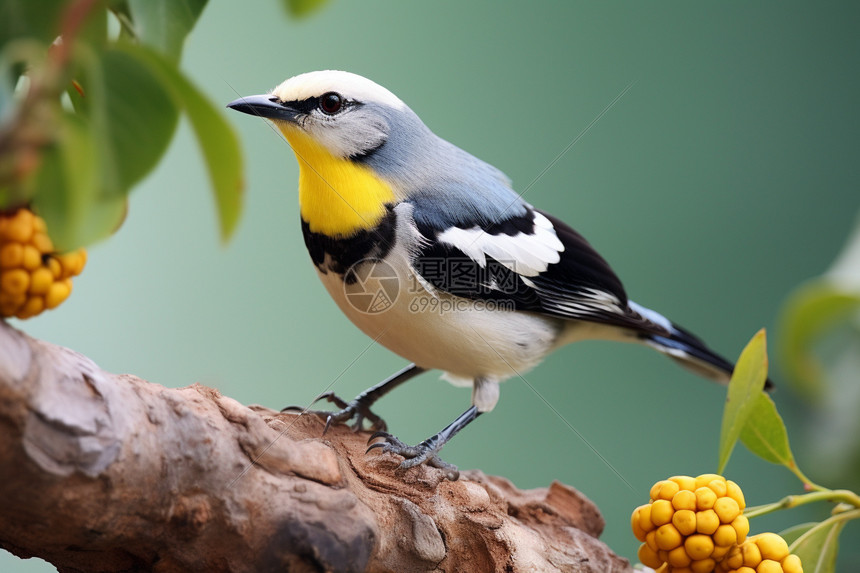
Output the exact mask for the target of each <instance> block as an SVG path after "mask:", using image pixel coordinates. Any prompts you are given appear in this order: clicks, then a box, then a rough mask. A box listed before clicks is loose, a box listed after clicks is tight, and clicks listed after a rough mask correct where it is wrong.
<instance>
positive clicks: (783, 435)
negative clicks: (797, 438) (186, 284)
mask: <svg viewBox="0 0 860 573" xmlns="http://www.w3.org/2000/svg"><path fill="white" fill-rule="evenodd" d="M740 438H741V441H742V442H743V443H744V445H745V446H746V447H747V448H749V450H750V451H751V452H752V453H754V454H756V455H757V456H759V457H760V458H762V459H764V460H766V461H769V462H771V463H773V464H781V465H784V466H787V467H792V466H793V465H794V456H793V455H792V453H791V448H790V447H789V445H788V433H787V432H786V430H785V424H784V423H783V421H782V418H781V417H780V415H779V412H777V411H776V404H774V403H773V400H771V399H770V396H768V395H767V394H765V393H761V394H759V395H758V396H757V397H756V399H755V401H754V404H753V408H752V411H751V412H750V414H749V418H747V422H746V424H744V427H743V429H742V430H741V436H740Z"/></svg>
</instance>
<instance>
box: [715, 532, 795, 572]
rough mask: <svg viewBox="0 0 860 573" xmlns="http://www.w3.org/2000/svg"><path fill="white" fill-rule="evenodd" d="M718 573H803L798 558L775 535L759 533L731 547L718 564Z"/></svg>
mask: <svg viewBox="0 0 860 573" xmlns="http://www.w3.org/2000/svg"><path fill="white" fill-rule="evenodd" d="M717 572H718V573H803V567H802V566H801V564H800V558H799V557H798V556H797V555H793V554H791V553H789V551H788V544H787V543H786V542H785V539H783V538H782V537H780V536H779V535H777V534H776V533H760V534H758V535H752V536H750V537H748V538H747V540H746V541H744V542H743V543H742V544H740V545H738V546H735V547H732V548H731V550H730V551H729V553H728V555H726V558H725V559H723V561H722V562H721V563H720V564H719V566H718V568H717Z"/></svg>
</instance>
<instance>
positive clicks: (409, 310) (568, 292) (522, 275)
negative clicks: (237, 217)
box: [227, 70, 770, 480]
mask: <svg viewBox="0 0 860 573" xmlns="http://www.w3.org/2000/svg"><path fill="white" fill-rule="evenodd" d="M227 107H229V108H231V109H233V110H235V111H239V112H242V113H246V114H250V115H254V116H257V117H260V118H264V119H266V120H268V121H269V122H271V123H272V124H273V125H274V126H275V127H276V128H277V129H278V130H279V132H280V133H281V134H282V135H283V137H284V138H285V139H286V141H287V142H288V143H289V145H290V147H291V148H292V150H293V152H294V154H295V156H296V159H297V161H298V164H299V182H298V195H299V211H300V215H301V228H302V233H303V236H304V241H305V245H306V247H307V249H308V252H309V254H310V257H311V261H312V263H313V265H314V267H315V268H316V271H317V274H318V275H319V278H320V279H321V280H322V283H323V285H324V286H325V288H326V290H327V291H328V292H329V294H330V295H331V297H332V298H333V299H334V301H335V303H336V304H337V306H338V307H339V308H340V310H341V311H342V312H343V313H344V314H345V315H346V316H347V317H348V318H349V319H350V320H351V321H352V322H353V323H354V324H355V325H356V326H357V327H358V328H359V329H361V330H362V331H363V332H364V333H365V334H367V335H368V336H369V337H371V338H372V339H373V340H374V341H376V342H378V343H379V344H381V345H383V346H385V347H386V348H388V349H389V350H391V351H393V352H394V353H396V354H398V355H400V356H401V357H403V358H405V359H406V360H408V361H409V362H410V363H411V364H409V366H407V367H405V368H403V369H402V370H401V371H399V372H397V373H395V374H394V375H392V376H391V377H389V378H388V379H386V380H384V381H382V382H380V383H379V384H377V385H375V386H373V387H371V388H369V389H368V390H366V391H364V392H362V393H361V394H359V395H358V396H357V397H356V398H355V399H354V400H352V401H346V400H343V399H341V398H339V397H337V396H336V395H334V394H333V393H326V394H323V395H322V396H321V398H326V399H328V400H329V401H331V402H333V403H334V404H336V406H337V407H338V408H340V409H339V410H337V411H335V412H325V411H313V412H314V413H316V414H318V415H320V416H322V417H324V419H325V420H326V430H327V429H328V428H329V426H330V424H332V423H345V422H349V421H353V422H354V426H353V427H354V428H356V429H360V428H361V427H362V425H363V423H364V421H368V422H370V423H371V428H370V429H371V430H376V431H375V432H373V433H372V434H371V436H370V439H369V441H368V444H370V445H369V447H368V449H367V451H368V452H370V451H371V450H373V449H381V450H382V451H383V452H389V453H392V454H396V455H398V456H400V457H402V458H403V461H402V462H401V463H400V464H399V466H400V467H401V468H410V467H415V466H418V465H420V464H427V465H429V466H431V467H436V468H440V469H441V470H443V473H444V475H445V477H447V478H448V479H451V480H456V479H457V478H458V476H459V470H458V469H457V467H456V466H454V465H453V464H450V463H448V462H445V461H443V460H442V459H441V458H440V457H439V451H440V450H441V448H442V447H443V446H444V445H445V444H446V443H447V442H448V441H449V440H451V438H453V437H454V435H455V434H457V433H458V432H459V431H460V430H462V429H463V428H464V427H466V426H467V425H468V424H470V423H471V422H473V421H474V420H475V419H476V418H478V417H479V416H480V415H482V414H484V413H486V412H490V411H491V410H493V408H494V407H495V406H496V403H497V402H498V400H499V394H500V389H499V384H500V383H501V382H503V381H504V380H506V379H510V378H513V377H517V376H522V375H523V374H524V373H526V372H528V371H529V370H531V369H532V368H534V367H535V366H537V365H538V363H540V362H541V360H542V359H543V358H544V357H546V356H547V355H548V354H550V353H551V352H553V351H555V350H557V349H558V348H560V347H562V346H565V345H567V344H570V343H573V342H577V341H581V340H586V339H601V340H612V341H622V342H635V343H639V344H644V345H646V346H649V347H651V348H653V349H655V350H657V351H658V352H660V353H662V354H665V355H666V356H668V357H670V358H671V359H673V360H675V361H677V362H679V363H680V364H681V365H683V366H685V367H687V368H688V369H690V370H692V371H694V372H696V373H698V374H700V375H702V376H704V377H706V378H710V379H712V380H715V381H717V382H721V383H727V382H728V381H729V379H730V376H731V374H732V371H733V368H734V365H733V364H732V362H730V361H729V360H727V359H725V358H723V357H722V356H720V355H719V354H717V353H716V352H714V351H713V350H711V349H710V348H709V347H708V346H707V345H706V344H705V343H704V342H703V341H702V340H701V339H700V338H698V337H697V336H695V335H694V334H692V333H691V332H689V331H688V330H685V329H684V328H682V327H681V326H678V325H677V324H675V323H673V322H672V321H670V320H669V319H668V318H666V317H665V316H663V315H662V314H660V313H658V312H656V311H654V310H651V309H649V308H647V307H645V306H642V305H640V304H638V303H636V302H634V301H633V300H631V299H630V298H628V296H627V293H626V291H625V288H624V286H623V284H622V282H621V280H620V279H619V278H618V277H617V275H616V274H615V272H614V271H613V270H612V268H611V267H610V265H609V264H608V263H607V262H606V260H605V259H604V258H603V257H602V256H601V255H600V254H598V252H597V251H596V250H595V249H594V248H593V247H592V246H591V244H590V243H589V242H588V241H587V240H586V239H585V238H584V237H583V236H582V235H581V234H579V233H578V232H577V231H575V230H574V229H573V228H572V227H570V226H569V225H567V224H566V223H564V222H563V221H562V220H561V219H559V218H557V217H556V216H554V215H552V214H550V213H548V212H545V211H542V210H540V209H539V208H537V207H535V206H533V205H531V204H529V203H528V202H526V201H525V200H524V199H523V198H522V196H521V194H519V193H517V192H516V190H515V189H514V187H513V185H512V182H511V180H510V179H509V178H508V177H507V176H506V175H505V174H504V173H503V172H502V171H500V170H499V169H497V168H496V167H494V166H492V165H490V164H489V163H486V162H484V161H482V160H480V159H478V158H477V157H475V156H473V155H471V154H470V153H468V152H466V151H464V150H463V149H461V148H459V147H457V146H455V145H454V144H452V143H449V142H448V141H446V140H445V139H442V138H441V137H439V136H437V135H436V134H435V133H433V132H432V131H431V130H430V128H429V127H427V126H426V125H425V124H424V122H423V121H422V120H421V119H420V118H419V117H418V115H417V114H416V113H415V112H414V111H413V110H412V109H410V108H409V107H408V106H407V105H406V104H405V103H404V102H403V101H402V100H401V99H400V98H398V97H397V96H396V95H394V93H392V92H391V91H389V90H388V89H386V88H384V87H382V86H380V85H379V84H377V83H375V82H373V81H371V80H369V79H367V78H365V77H363V76H360V75H357V74H353V73H350V72H345V71H336V70H323V71H315V72H309V73H304V74H300V75H297V76H294V77H291V78H289V79H287V80H285V81H283V82H282V83H281V84H279V85H278V86H277V87H275V88H274V89H273V90H271V91H270V92H268V93H266V94H263V95H253V96H247V97H240V98H238V99H236V100H235V101H233V102H230V103H229V104H228V105H227ZM431 369H432V370H441V371H442V372H443V377H444V378H445V379H447V380H448V381H449V382H451V383H453V384H455V385H461V386H466V387H469V386H470V387H471V388H472V398H471V404H470V406H469V408H468V409H466V411H464V412H463V413H462V414H461V415H460V416H458V417H457V418H456V419H455V420H453V421H452V422H451V423H450V424H448V425H447V426H445V427H444V428H443V429H442V430H441V431H440V432H438V433H436V434H434V435H432V436H430V437H429V438H427V439H426V440H423V441H422V442H420V443H418V444H416V445H409V444H406V443H404V442H403V441H401V440H400V439H398V438H397V437H396V436H394V435H393V434H390V433H388V432H387V431H386V430H387V426H386V424H385V422H384V420H382V418H381V417H379V416H378V415H376V414H375V413H374V412H373V411H372V410H371V406H372V405H373V404H374V403H375V402H376V401H377V400H378V399H379V398H380V397H382V396H383V395H385V394H387V393H388V392H390V391H391V390H392V389H394V388H396V387H397V386H399V385H401V384H403V383H404V382H406V381H408V380H410V379H412V378H414V377H415V376H417V375H418V374H420V373H422V372H425V371H427V370H431ZM768 384H770V383H769V381H768Z"/></svg>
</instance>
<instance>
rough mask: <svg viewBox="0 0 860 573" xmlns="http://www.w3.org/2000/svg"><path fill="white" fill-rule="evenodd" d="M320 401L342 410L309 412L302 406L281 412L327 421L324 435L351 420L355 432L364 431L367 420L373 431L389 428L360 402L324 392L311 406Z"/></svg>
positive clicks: (287, 408) (288, 408) (290, 407)
mask: <svg viewBox="0 0 860 573" xmlns="http://www.w3.org/2000/svg"><path fill="white" fill-rule="evenodd" d="M320 400H325V401H327V402H331V403H332V404H334V405H335V406H336V407H338V408H340V410H338V411H337V412H328V411H325V410H309V409H307V408H302V407H301V406H287V407H286V408H283V409H282V410H281V412H287V411H292V412H295V411H298V412H302V413H305V414H312V415H314V416H316V417H318V418H320V419H322V420H325V428H323V435H325V434H326V433H327V432H328V430H329V428H330V427H331V425H332V424H341V423H346V422H349V421H350V420H354V421H353V423H352V424H351V427H352V430H353V431H354V432H359V431H361V430H362V429H363V427H364V421H365V420H368V421H369V422H370V429H371V430H385V429H386V428H387V427H388V425H387V424H386V423H385V420H383V419H382V418H380V417H379V416H377V415H376V414H374V413H373V412H372V411H371V410H370V407H368V406H365V405H364V404H363V403H362V402H361V401H359V400H353V401H352V402H347V401H346V400H344V399H343V398H341V397H339V396H338V395H337V394H335V393H334V392H323V393H322V394H320V395H319V396H317V397H316V398H315V399H314V401H313V402H311V404H316V403H317V402H319V401H320Z"/></svg>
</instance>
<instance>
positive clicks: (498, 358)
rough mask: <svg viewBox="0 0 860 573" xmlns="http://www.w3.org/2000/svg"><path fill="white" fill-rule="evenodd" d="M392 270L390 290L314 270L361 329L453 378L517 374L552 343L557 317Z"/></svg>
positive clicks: (467, 379) (372, 279)
mask: <svg viewBox="0 0 860 573" xmlns="http://www.w3.org/2000/svg"><path fill="white" fill-rule="evenodd" d="M389 260H390V259H389ZM398 267H399V268H396V269H394V271H395V272H396V275H397V276H396V277H392V278H393V280H394V281H396V283H397V288H396V289H394V288H393V286H392V285H393V283H392V282H389V283H387V288H384V287H383V286H382V285H383V284H385V283H384V281H381V280H379V278H380V277H374V276H369V277H367V278H366V279H365V280H364V281H359V282H357V283H355V284H353V285H351V286H346V287H345V285H344V282H343V280H342V279H341V277H340V276H339V275H336V274H335V273H332V272H329V273H326V274H323V273H320V279H321V280H322V282H323V284H324V285H325V287H326V289H327V290H328V292H329V294H330V295H331V297H332V298H333V299H334V300H335V302H336V303H337V305H338V306H339V307H340V309H341V310H342V311H343V313H344V314H346V316H347V317H349V319H350V320H351V321H352V322H353V323H354V324H355V325H356V326H358V328H360V329H361V330H362V331H363V332H364V333H365V334H367V335H368V336H370V337H371V338H373V339H374V340H376V341H377V342H379V343H380V344H382V345H383V346H385V347H386V348H388V349H389V350H391V351H392V352H395V353H397V354H399V355H400V356H402V357H404V358H406V359H407V360H409V361H411V362H414V363H415V364H417V365H418V366H421V367H424V368H432V369H438V370H443V371H445V372H446V373H447V374H448V376H447V378H448V379H449V380H450V381H452V382H454V383H462V384H471V383H472V381H473V380H474V379H476V378H485V379H488V380H493V381H501V380H504V379H506V378H510V377H512V376H517V375H518V374H522V373H524V372H526V371H528V370H529V369H531V368H533V367H534V366H535V365H537V363H538V362H540V360H541V359H542V358H543V357H544V356H545V355H546V354H547V353H548V352H550V351H551V350H552V349H553V348H555V342H556V339H557V337H558V334H559V332H560V331H561V329H562V325H563V321H561V320H555V319H552V318H548V317H545V316H540V315H537V314H533V313H526V312H513V311H511V310H505V309H500V307H499V306H488V304H489V303H483V302H481V301H471V300H467V299H463V298H460V297H455V296H452V295H449V294H447V293H442V292H438V291H437V292H429V291H428V290H427V289H425V288H424V287H423V286H421V285H420V283H419V281H418V280H417V279H416V278H415V277H414V275H413V274H412V271H411V268H404V265H398ZM392 269H393V267H387V268H385V267H383V270H384V271H390V270H392ZM389 274H391V273H388V272H382V273H381V275H382V278H385V277H386V276H388V275H389ZM388 293H393V296H389V294H388ZM392 299H393V300H392ZM458 379H459V380H458Z"/></svg>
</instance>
